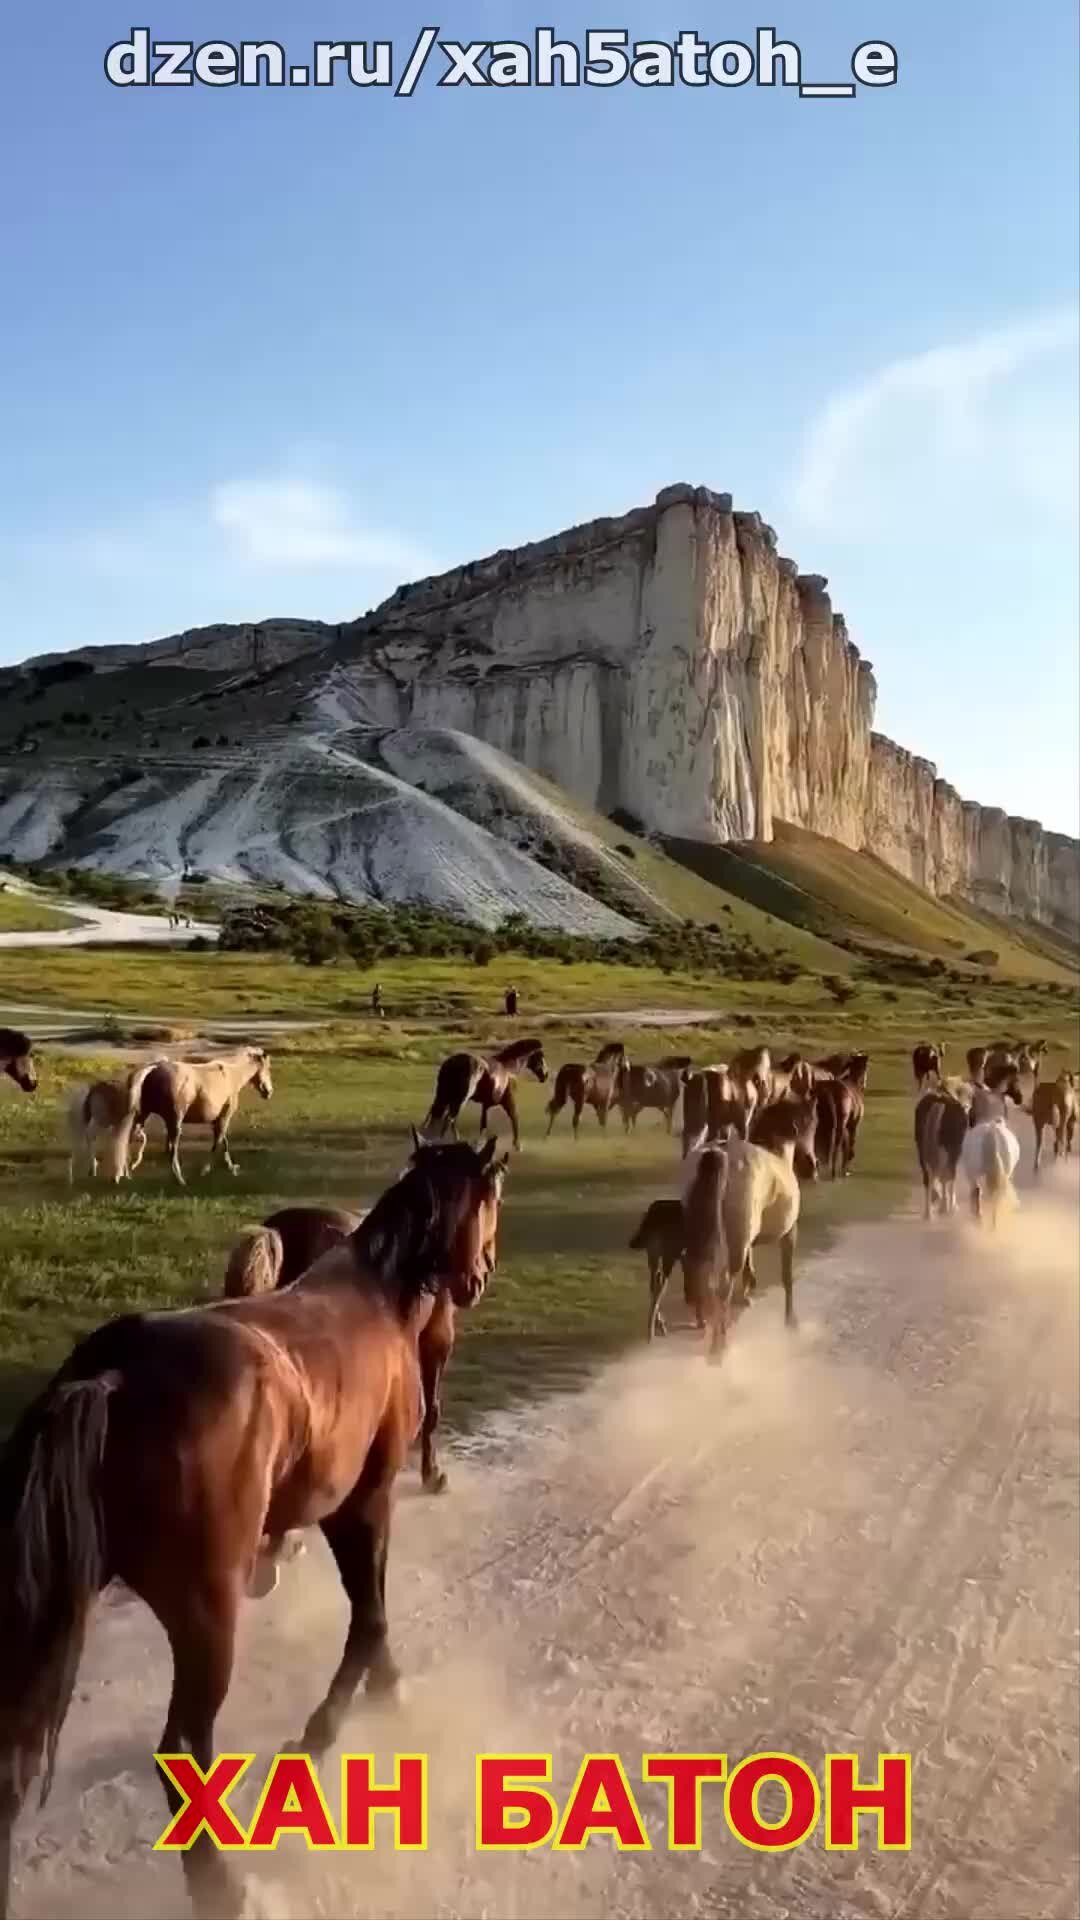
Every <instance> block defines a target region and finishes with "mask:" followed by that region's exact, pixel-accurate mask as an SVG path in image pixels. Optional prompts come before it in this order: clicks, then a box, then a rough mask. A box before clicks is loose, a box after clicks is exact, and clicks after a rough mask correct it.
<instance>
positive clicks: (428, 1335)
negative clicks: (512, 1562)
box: [225, 1207, 456, 1493]
mask: <svg viewBox="0 0 1080 1920" xmlns="http://www.w3.org/2000/svg"><path fill="white" fill-rule="evenodd" d="M365 1218H366V1215H365V1214H362V1213H346V1212H344V1211H343V1210H341V1209H340V1208H336V1207H283V1208H282V1209H281V1211H280V1212H279V1213H272V1214H271V1215H270V1217H269V1219H267V1220H264V1221H263V1224H262V1226H261V1227H253V1228H251V1229H249V1231H248V1232H247V1233H245V1234H244V1235H243V1236H242V1238H241V1239H240V1240H239V1241H238V1242H237V1244H236V1246H235V1247H234V1248H233V1251H232V1254H231V1255H230V1258H229V1264H228V1267H227V1268H226V1272H225V1296H226V1298H227V1299H240V1298H243V1297H244V1296H246V1295H250V1294H252V1293H271V1292H273V1291H274V1290H275V1289H276V1288H281V1287H291V1286H293V1285H294V1284H295V1283H296V1282H297V1281H299V1280H301V1279H303V1278H304V1276H306V1275H307V1274H308V1273H310V1272H312V1271H313V1270H314V1269H315V1267H316V1265H317V1263H320V1262H321V1261H323V1259H324V1257H325V1256H326V1255H327V1254H329V1253H331V1252H332V1251H333V1250H334V1249H335V1248H340V1247H342V1246H344V1245H345V1244H346V1243H347V1242H348V1241H349V1240H351V1239H352V1236H353V1235H354V1234H355V1233H356V1230H357V1228H358V1227H359V1226H360V1224H361V1222H362V1221H363V1220H364V1219H365ZM316 1277H318V1276H316ZM455 1335H456V1323H455V1307H454V1300H453V1296H452V1294H451V1293H450V1290H449V1288H447V1287H444V1288H443V1289H442V1292H441V1293H440V1294H439V1295H438V1296H437V1298H436V1301H435V1305H434V1306H433V1308H432V1310H431V1317H430V1319H429V1320H428V1321H427V1322H426V1323H425V1325H424V1326H423V1327H422V1328H421V1329H420V1334H419V1338H418V1342H417V1350H418V1353H419V1359H420V1383H421V1386H422V1388H423V1394H424V1422H423V1426H422V1427H421V1430H420V1447H421V1454H420V1475H421V1479H422V1481H423V1484H424V1486H425V1488H426V1489H427V1491H428V1493H444V1492H445V1490H446V1485H447V1479H446V1474H445V1472H444V1471H443V1469H442V1468H441V1467H440V1466H439V1464H438V1461H437V1459H436V1457H435V1430H436V1428H437V1427H438V1424H439V1415H440V1413H441V1411H442V1408H441V1403H440V1399H439V1388H440V1385H441V1382H442V1376H443V1374H444V1372H445V1370H446V1367H447V1364H448V1362H449V1359H450V1356H451V1354H452V1353H453V1351H454V1339H455Z"/></svg>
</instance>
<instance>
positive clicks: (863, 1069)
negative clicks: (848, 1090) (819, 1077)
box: [814, 1048, 944, 1093]
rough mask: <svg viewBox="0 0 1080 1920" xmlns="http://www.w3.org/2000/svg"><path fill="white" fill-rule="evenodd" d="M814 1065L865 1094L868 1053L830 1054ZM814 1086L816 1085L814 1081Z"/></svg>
mask: <svg viewBox="0 0 1080 1920" xmlns="http://www.w3.org/2000/svg"><path fill="white" fill-rule="evenodd" d="M942 1053H944V1048H942ZM814 1064H815V1066H816V1067H817V1068H818V1069H819V1071H820V1072H821V1073H824V1074H826V1075H828V1076H829V1077H830V1078H831V1079H833V1080H850V1082H851V1084H852V1086H853V1087H858V1088H859V1089H860V1091H861V1092H863V1093H865V1092H866V1082H867V1079H868V1077H869V1073H870V1055H869V1054H868V1053H830V1055H829V1057H828V1059H827V1060H817V1061H815V1063H814ZM815 1084H817V1082H816V1081H815Z"/></svg>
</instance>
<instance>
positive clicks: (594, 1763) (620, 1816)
mask: <svg viewBox="0 0 1080 1920" xmlns="http://www.w3.org/2000/svg"><path fill="white" fill-rule="evenodd" d="M591 1833H613V1834H614V1835H615V1844H616V1846H617V1847H618V1848H619V1851H620V1853H647V1852H648V1851H649V1850H650V1842H649V1836H648V1834H647V1833H646V1831H645V1828H644V1826H643V1825H642V1821H641V1815H640V1813H639V1812H638V1809H637V1803H636V1801H635V1799H634V1796H633V1794H632V1792H631V1790H630V1782H629V1780H628V1779H627V1777H626V1774H625V1771H624V1769H623V1763H622V1761H621V1760H620V1759H619V1757H618V1755H617V1754H614V1753H590V1754H587V1755H586V1757H585V1759H584V1760H583V1761H582V1764H581V1771H580V1773H579V1774H578V1777H577V1779H576V1780H575V1782H574V1786H573V1791H572V1792H571V1795H570V1800H569V1803H568V1805H567V1808H566V1812H565V1813H564V1815H563V1818H562V1825H561V1826H560V1828H559V1831H558V1833H557V1834H556V1836H555V1838H554V1840H553V1841H552V1843H551V1844H552V1846H553V1847H557V1848H560V1849H567V1850H571V1849H573V1850H576V1849H578V1848H580V1847H583V1846H585V1844H586V1842H587V1841H588V1838H589V1835H590V1834H591Z"/></svg>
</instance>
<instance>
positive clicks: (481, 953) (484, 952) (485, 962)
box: [473, 940, 495, 967]
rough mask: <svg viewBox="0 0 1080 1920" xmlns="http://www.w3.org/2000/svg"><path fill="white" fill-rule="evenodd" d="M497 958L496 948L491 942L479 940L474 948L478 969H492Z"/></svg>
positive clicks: (474, 958)
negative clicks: (492, 964)
mask: <svg viewBox="0 0 1080 1920" xmlns="http://www.w3.org/2000/svg"><path fill="white" fill-rule="evenodd" d="M494 958H495V948H494V946H493V945H492V943H491V941H490V940H478V941H477V943H476V945H475V947H474V948H473V960H474V961H475V963H476V965H477V966H478V967H490V965H491V963H492V961H493V960H494Z"/></svg>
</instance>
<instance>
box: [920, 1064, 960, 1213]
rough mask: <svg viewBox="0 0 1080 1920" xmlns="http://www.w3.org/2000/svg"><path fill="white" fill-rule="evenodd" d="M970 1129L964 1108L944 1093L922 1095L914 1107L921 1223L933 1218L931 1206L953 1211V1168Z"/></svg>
mask: <svg viewBox="0 0 1080 1920" xmlns="http://www.w3.org/2000/svg"><path fill="white" fill-rule="evenodd" d="M970 1126H971V1115H970V1112H969V1111H968V1108H967V1106H966V1105H965V1104H964V1102H963V1101H961V1100H958V1099H957V1098H956V1096H955V1095H954V1094H951V1093H948V1092H934V1091H931V1092H929V1093H924V1094H923V1096H922V1098H921V1100H920V1101H919V1103H918V1105H917V1106H916V1108H915V1151H916V1153H917V1154H918V1156H919V1172H920V1173H921V1174H922V1183H923V1218H924V1220H932V1219H933V1216H934V1208H935V1206H936V1207H937V1209H938V1211H939V1212H940V1213H942V1214H950V1213H955V1212H956V1169H957V1167H958V1166H959V1164H960V1151H961V1148H962V1147H963V1144H964V1141H965V1140H966V1139H967V1135H968V1129H969V1128H970Z"/></svg>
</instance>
